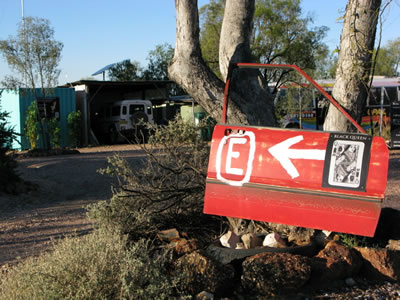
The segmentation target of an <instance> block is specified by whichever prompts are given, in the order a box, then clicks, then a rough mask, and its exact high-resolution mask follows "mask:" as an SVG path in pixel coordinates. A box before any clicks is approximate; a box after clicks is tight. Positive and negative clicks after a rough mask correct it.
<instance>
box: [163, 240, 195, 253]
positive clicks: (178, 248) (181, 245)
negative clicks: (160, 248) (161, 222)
mask: <svg viewBox="0 0 400 300" xmlns="http://www.w3.org/2000/svg"><path fill="white" fill-rule="evenodd" d="M170 247H171V248H172V249H173V251H174V255H175V257H180V256H182V255H185V254H189V253H191V252H193V251H196V250H198V249H199V246H198V241H197V240H196V239H190V240H187V239H183V238H181V239H177V240H174V241H173V242H171V243H170Z"/></svg>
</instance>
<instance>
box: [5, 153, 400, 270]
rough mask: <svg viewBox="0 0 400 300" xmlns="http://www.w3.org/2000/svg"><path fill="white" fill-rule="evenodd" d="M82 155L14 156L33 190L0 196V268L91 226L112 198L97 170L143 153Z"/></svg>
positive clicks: (399, 177)
mask: <svg viewBox="0 0 400 300" xmlns="http://www.w3.org/2000/svg"><path fill="white" fill-rule="evenodd" d="M79 152H80V153H81V154H75V155H58V156H51V157H34V158H33V157H32V158H18V163H19V167H18V170H19V172H20V173H21V175H22V177H23V178H24V179H25V180H28V181H30V182H32V183H34V184H36V185H37V186H38V189H37V190H34V191H31V192H29V193H27V194H23V195H20V196H4V195H3V196H0V269H1V268H2V266H3V267H6V266H8V265H12V264H15V263H16V262H18V261H19V260H21V259H24V258H26V257H29V256H38V255H40V253H42V252H43V251H46V250H47V249H48V248H49V245H50V244H51V241H52V240H57V239H60V238H62V237H63V236H65V235H71V234H76V235H83V234H86V233H88V232H90V231H91V230H92V224H91V223H90V222H89V220H88V219H87V217H86V209H85V207H86V206H87V205H88V204H91V203H95V202H97V201H100V200H107V199H109V198H110V197H111V185H112V184H114V183H115V182H114V179H113V178H110V177H107V176H103V175H100V174H99V173H98V172H97V170H98V169H100V168H104V167H105V166H106V165H107V162H106V159H107V157H108V156H111V155H112V154H113V153H119V154H120V155H121V156H122V157H124V158H126V159H127V160H128V161H129V162H130V163H131V164H132V165H134V164H135V162H137V161H138V160H139V159H140V158H141V157H143V152H142V151H141V150H140V148H139V147H138V146H135V145H117V146H112V147H110V146H109V147H94V148H82V149H79ZM383 206H384V207H391V208H394V209H397V210H400V150H391V151H390V165H389V175H388V185H387V189H386V197H385V200H384V203H383Z"/></svg>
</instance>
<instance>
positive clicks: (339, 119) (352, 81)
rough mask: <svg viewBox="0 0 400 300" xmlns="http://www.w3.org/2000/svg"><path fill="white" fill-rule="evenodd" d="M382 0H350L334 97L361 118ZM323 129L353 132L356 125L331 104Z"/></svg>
mask: <svg viewBox="0 0 400 300" xmlns="http://www.w3.org/2000/svg"><path fill="white" fill-rule="evenodd" d="M380 4H381V0H348V3H347V6H346V14H345V16H344V24H343V29H342V35H341V38H340V52H339V59H338V64H337V65H338V66H337V70H336V80H335V85H334V86H333V91H332V95H333V97H334V98H335V99H336V100H337V101H338V102H339V103H340V104H341V105H342V106H343V107H344V108H345V109H347V110H348V112H349V113H350V115H351V116H352V117H353V118H354V119H355V120H356V121H357V122H358V123H360V122H361V117H362V115H363V112H364V109H365V105H366V99H367V97H368V91H369V83H368V82H369V80H370V74H371V61H372V52H373V49H374V42H375V34H376V25H377V21H378V14H379V8H380ZM324 130H327V131H344V132H354V131H355V130H356V129H355V128H354V126H352V125H351V123H350V122H349V121H348V120H347V119H346V118H345V117H344V116H343V115H342V114H341V113H340V112H339V111H338V110H337V109H336V108H334V107H333V106H332V105H331V106H330V108H329V111H328V115H327V117H326V119H325V123H324Z"/></svg>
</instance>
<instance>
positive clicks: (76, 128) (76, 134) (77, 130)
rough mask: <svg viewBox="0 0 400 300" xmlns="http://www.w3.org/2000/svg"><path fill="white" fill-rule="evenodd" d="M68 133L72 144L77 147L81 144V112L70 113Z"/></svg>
mask: <svg viewBox="0 0 400 300" xmlns="http://www.w3.org/2000/svg"><path fill="white" fill-rule="evenodd" d="M67 122H68V134H69V139H70V143H71V145H73V146H75V147H79V146H80V141H81V135H82V125H81V124H82V115H81V112H80V111H79V110H78V111H73V112H70V113H69V114H68V118H67Z"/></svg>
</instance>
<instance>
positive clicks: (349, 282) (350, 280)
mask: <svg viewBox="0 0 400 300" xmlns="http://www.w3.org/2000/svg"><path fill="white" fill-rule="evenodd" d="M344 283H346V285H347V286H355V285H356V284H357V283H356V281H355V280H354V279H353V278H351V277H349V278H346V279H345V281H344Z"/></svg>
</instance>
